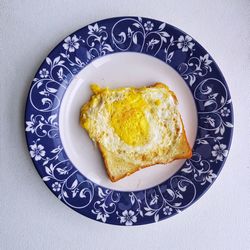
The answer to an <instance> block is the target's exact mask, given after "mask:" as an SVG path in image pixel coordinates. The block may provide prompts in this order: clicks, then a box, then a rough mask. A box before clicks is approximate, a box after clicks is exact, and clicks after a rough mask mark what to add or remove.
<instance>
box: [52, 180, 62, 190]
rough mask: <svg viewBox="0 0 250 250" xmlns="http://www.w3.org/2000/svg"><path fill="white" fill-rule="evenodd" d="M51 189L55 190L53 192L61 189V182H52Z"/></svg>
mask: <svg viewBox="0 0 250 250" xmlns="http://www.w3.org/2000/svg"><path fill="white" fill-rule="evenodd" d="M52 189H53V191H55V192H59V191H60V190H61V184H60V183H59V182H57V181H56V182H54V183H53V184H52Z"/></svg>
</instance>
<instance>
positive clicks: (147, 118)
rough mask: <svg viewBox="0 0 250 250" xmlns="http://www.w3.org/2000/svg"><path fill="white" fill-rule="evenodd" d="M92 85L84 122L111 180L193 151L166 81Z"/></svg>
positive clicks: (187, 154) (85, 106) (82, 117)
mask: <svg viewBox="0 0 250 250" xmlns="http://www.w3.org/2000/svg"><path fill="white" fill-rule="evenodd" d="M91 89H92V92H93V95H92V96H91V98H90V100H89V101H88V102H87V103H86V104H84V105H83V106H82V108H81V114H80V123H81V126H82V127H83V128H84V129H86V131H87V132H88V134H89V137H90V138H91V139H92V140H93V141H94V142H95V143H96V144H97V145H98V147H99V149H100V151H101V154H102V157H103V160H104V164H105V167H106V170H107V173H108V176H109V178H110V180H111V181H113V182H115V181H117V180H119V179H121V178H123V177H125V176H128V175H130V174H132V173H134V172H136V171H138V170H140V169H142V168H145V167H149V166H152V165H155V164H160V163H162V164H163V163H164V164H165V163H169V162H171V161H173V160H175V159H184V158H190V157H191V156H192V150H191V148H190V146H189V144H188V141H187V138H186V134H185V130H184V126H183V122H182V119H181V116H180V113H179V111H178V109H177V104H178V101H177V98H176V96H175V94H174V93H173V92H172V91H171V90H170V89H169V88H168V87H167V86H166V85H165V84H163V83H155V84H153V85H151V86H148V87H141V88H134V87H129V88H117V89H109V88H101V87H99V86H98V85H91Z"/></svg>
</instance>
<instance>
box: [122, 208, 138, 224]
mask: <svg viewBox="0 0 250 250" xmlns="http://www.w3.org/2000/svg"><path fill="white" fill-rule="evenodd" d="M136 222H137V217H136V216H135V212H134V211H133V210H129V211H128V210H124V211H123V212H122V216H120V223H121V224H122V223H125V225H126V226H132V225H133V223H136Z"/></svg>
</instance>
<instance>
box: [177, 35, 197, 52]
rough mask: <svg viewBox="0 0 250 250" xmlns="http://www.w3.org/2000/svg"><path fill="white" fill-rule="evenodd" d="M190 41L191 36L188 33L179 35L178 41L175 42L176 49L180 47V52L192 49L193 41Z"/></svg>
mask: <svg viewBox="0 0 250 250" xmlns="http://www.w3.org/2000/svg"><path fill="white" fill-rule="evenodd" d="M191 41H192V37H190V36H188V35H186V36H185V37H184V36H183V35H181V36H180V37H179V38H178V43H177V47H178V49H181V51H182V52H187V51H188V50H189V49H190V50H191V51H192V50H193V47H194V43H193V42H191Z"/></svg>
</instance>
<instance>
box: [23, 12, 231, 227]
mask: <svg viewBox="0 0 250 250" xmlns="http://www.w3.org/2000/svg"><path fill="white" fill-rule="evenodd" d="M125 18H129V19H138V17H136V16H121V17H112V18H107V19H103V20H99V21H96V22H93V23H91V24H89V25H86V26H84V27H82V28H80V29H78V30H76V31H74V32H73V33H71V34H70V35H69V36H67V37H65V38H64V39H63V40H62V41H61V42H59V43H58V44H57V45H56V46H55V47H54V48H53V49H52V50H51V51H50V53H49V54H48V56H47V57H46V58H48V57H50V56H51V55H52V54H54V53H56V50H57V49H58V48H59V47H60V46H61V45H62V43H63V42H64V41H65V40H66V39H67V38H68V37H71V38H72V37H73V36H74V34H78V33H79V32H81V31H82V30H84V29H87V27H88V26H92V27H94V25H95V24H99V25H100V24H101V23H105V22H109V21H114V20H122V19H125ZM139 18H141V20H143V21H144V24H145V23H146V22H148V21H149V22H151V23H153V24H155V23H161V24H165V27H167V28H172V29H173V30H175V31H178V32H179V33H181V34H183V35H184V36H189V35H188V34H187V33H185V32H183V31H182V30H180V29H178V28H176V27H175V26H173V25H170V24H168V23H166V22H162V21H158V20H155V19H152V18H147V17H139ZM165 27H164V28H165ZM163 30H164V29H163ZM164 31H165V30H164ZM189 37H190V38H191V39H192V41H193V42H194V43H195V44H196V45H198V46H199V47H200V48H201V49H203V50H204V51H205V52H206V53H207V54H208V56H209V59H211V60H212V62H213V64H214V67H215V68H216V70H217V71H218V73H217V74H219V76H220V78H221V80H222V81H223V83H224V84H225V87H226V91H228V94H229V97H230V92H229V89H228V85H227V83H226V81H225V78H224V76H223V74H222V72H221V70H220V68H219V67H218V65H217V63H216V62H215V61H214V60H213V58H212V57H211V55H210V53H208V52H207V51H206V50H205V49H204V48H203V47H202V46H201V45H200V44H199V43H198V42H197V41H196V40H195V39H194V38H192V37H191V36H189ZM184 38H185V37H184ZM108 54H111V53H108ZM151 56H152V55H151ZM95 59H98V58H95ZM95 59H94V60H95ZM158 59H159V58H158ZM45 61H46V59H45V60H44V61H43V62H42V64H41V65H40V67H39V68H38V70H37V72H36V74H35V76H37V75H39V71H40V70H41V69H42V67H43V65H44V63H45ZM168 65H169V66H171V65H170V64H168ZM172 68H173V67H172ZM82 69H83V68H82ZM173 69H174V70H176V69H175V68H173ZM177 73H178V74H179V72H178V71H177ZM76 74H77V73H76ZM184 81H185V82H186V80H184ZM187 85H188V84H187ZM33 86H34V83H32V84H31V86H30V89H29V92H28V97H27V102H26V106H25V121H24V122H25V128H27V116H28V113H29V111H28V110H29V105H30V103H29V96H30V93H31V90H32V87H33ZM188 86H189V85H188ZM191 92H192V91H191ZM229 107H230V111H231V113H230V121H231V123H232V124H234V114H233V105H232V103H230V105H229ZM59 112H60V108H59V109H58V113H59ZM197 115H198V114H197ZM58 119H59V117H58ZM28 132H30V131H26V130H25V137H26V142H27V146H28V150H29V151H30V150H31V148H30V144H29V140H30V135H29V134H28ZM197 134H198V131H197ZM196 136H197V135H196ZM59 137H60V136H59ZM232 138H233V127H232V128H231V129H230V133H229V137H228V138H227V150H228V151H229V150H230V147H231V143H232ZM195 144H196V142H195ZM31 158H32V161H33V164H34V166H35V168H36V169H37V171H38V173H39V175H40V176H41V178H44V176H43V175H42V174H41V172H40V171H39V169H38V166H37V161H36V160H35V158H34V157H32V155H31ZM226 158H227V157H225V158H224V159H223V161H222V162H221V164H220V166H219V169H218V171H217V176H218V175H219V173H220V171H221V170H222V168H223V166H224V164H225V161H226ZM182 168H183V167H181V169H182ZM178 172H179V171H177V173H178ZM175 175H176V174H174V175H173V176H175ZM173 176H172V177H173ZM217 176H216V178H215V179H214V180H216V179H217ZM172 177H171V178H172ZM171 178H169V179H171ZM169 179H168V180H169ZM214 180H213V181H212V182H211V183H210V184H209V185H207V186H206V188H204V189H203V192H202V193H201V194H200V195H198V196H197V197H195V198H194V200H192V202H191V203H190V204H188V205H187V206H185V207H184V208H181V209H179V211H177V212H176V213H171V214H169V215H166V216H162V217H160V218H158V220H159V221H160V220H163V219H166V218H169V217H172V216H173V215H175V214H177V213H178V212H180V211H183V210H184V209H186V208H187V207H189V206H191V205H192V204H193V203H194V202H196V201H197V200H198V199H199V198H200V197H202V196H203V195H204V194H205V193H206V191H207V190H208V189H209V188H210V187H211V185H212V184H213V182H214ZM166 181H167V180H166ZM166 181H165V182H166ZM44 182H45V184H46V185H47V187H48V188H49V189H50V190H51V191H52V193H53V194H54V195H56V196H57V197H58V193H57V192H55V191H53V188H52V186H51V185H49V183H48V182H47V181H44ZM161 184H162V183H160V184H158V185H156V186H160V185H161ZM99 186H100V185H98V184H95V183H94V188H97V187H99ZM156 186H154V187H150V188H148V189H143V190H140V191H134V192H133V191H128V192H125V191H116V190H111V189H108V188H105V187H103V188H105V189H107V190H111V191H114V192H119V193H128V194H130V193H137V192H142V191H145V192H146V191H147V190H150V189H152V188H155V187H156ZM100 187H101V186H100ZM104 196H105V194H104ZM106 196H110V193H109V194H107V195H106ZM111 198H112V197H111ZM134 199H139V200H140V196H139V198H138V197H135V198H134ZM61 200H62V199H61ZM62 201H63V203H64V204H66V205H68V206H69V207H71V208H73V209H74V210H75V211H76V212H78V213H80V214H82V215H85V216H86V217H88V218H91V219H94V220H97V221H101V222H106V223H108V224H112V225H130V223H127V222H124V223H119V220H120V221H121V220H123V219H122V217H125V216H126V215H124V216H122V215H118V216H120V219H119V220H117V221H116V223H113V222H114V221H109V220H108V219H107V218H108V217H107V218H106V220H105V221H103V219H102V218H101V219H100V218H99V219H97V218H96V219H95V218H93V216H92V217H91V216H88V215H89V214H88V213H87V214H84V213H83V211H82V209H75V208H74V207H72V206H71V205H69V204H67V202H65V200H62ZM118 203H119V201H118ZM121 211H122V210H121ZM124 211H128V210H127V209H123V212H124ZM130 211H131V210H129V211H128V212H130ZM132 211H133V210H132ZM127 215H129V214H128V213H127ZM130 216H131V217H132V218H133V216H134V215H133V214H131V215H130ZM144 216H145V215H144ZM97 217H98V215H97ZM144 218H145V217H144ZM158 220H157V221H158ZM153 222H154V221H153V220H150V221H149V220H141V221H140V223H138V221H136V222H133V221H132V224H131V225H142V224H149V223H153Z"/></svg>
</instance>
